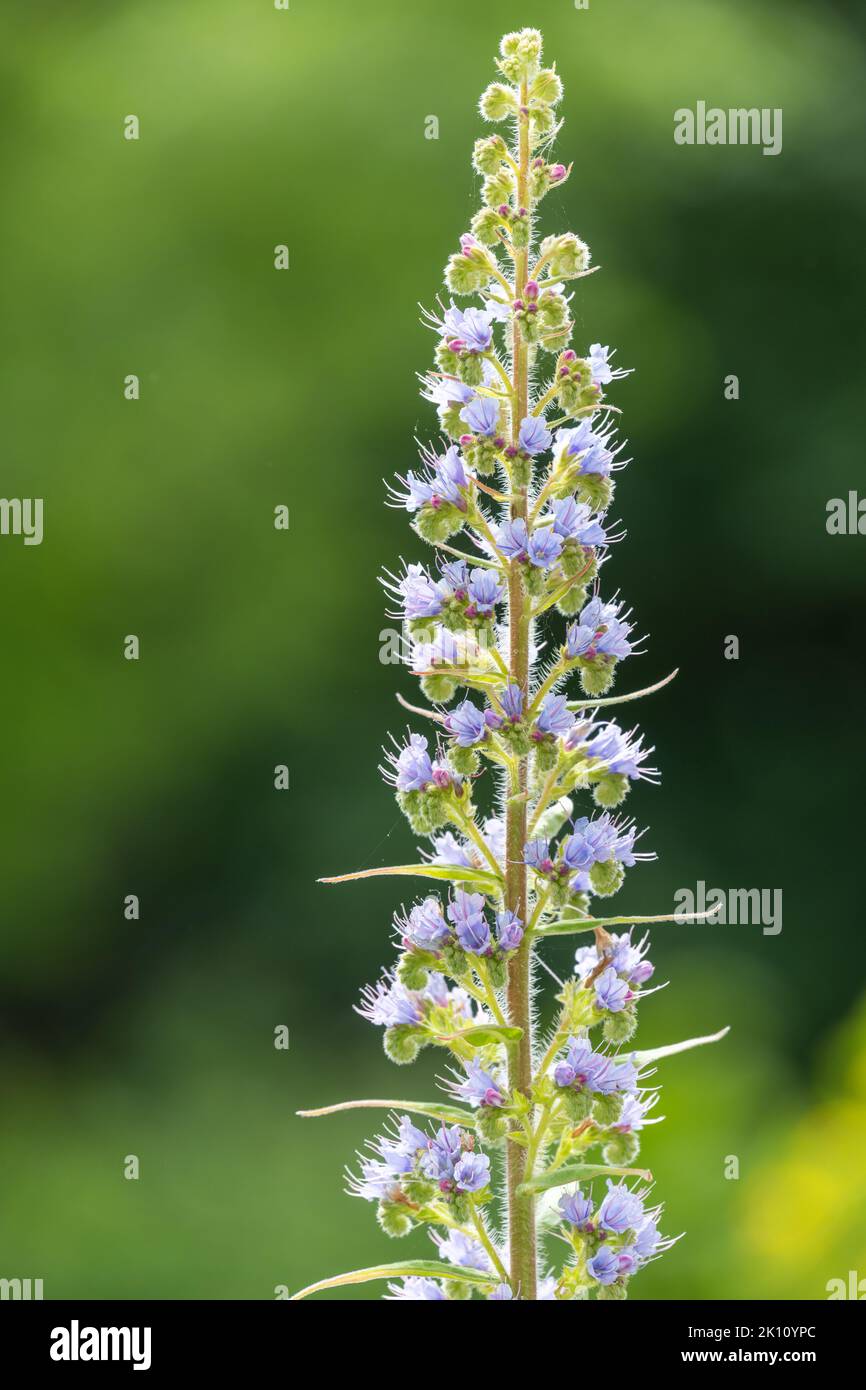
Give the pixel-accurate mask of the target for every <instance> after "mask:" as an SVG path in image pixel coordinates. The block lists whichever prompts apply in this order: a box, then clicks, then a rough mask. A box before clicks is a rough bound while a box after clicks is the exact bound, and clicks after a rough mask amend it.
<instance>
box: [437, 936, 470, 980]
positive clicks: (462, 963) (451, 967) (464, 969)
mask: <svg viewBox="0 0 866 1390" xmlns="http://www.w3.org/2000/svg"><path fill="white" fill-rule="evenodd" d="M442 964H443V965H444V967H445V973H446V974H447V975H450V976H451V978H452V979H453V980H459V979H462V977H463V976H464V975H467V974H468V973H469V961H468V960H467V959H466V952H465V951H464V950H463V948H462V947H461V946H457V945H455V944H454V943H453V942H451V941H446V942H445V945H444V946H443V947H442Z"/></svg>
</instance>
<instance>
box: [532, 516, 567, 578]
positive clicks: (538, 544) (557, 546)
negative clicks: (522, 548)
mask: <svg viewBox="0 0 866 1390" xmlns="http://www.w3.org/2000/svg"><path fill="white" fill-rule="evenodd" d="M561 554H562V536H558V535H557V534H556V532H555V531H554V530H553V527H552V526H539V527H537V528H536V530H534V531H533V533H532V535H531V536H530V537H529V545H528V547H527V551H526V555H527V559H528V560H529V563H530V564H531V565H534V566H535V568H536V569H540V570H546V569H550V566H551V565H555V564H556V562H557V560H558V559H559V557H560V555H561Z"/></svg>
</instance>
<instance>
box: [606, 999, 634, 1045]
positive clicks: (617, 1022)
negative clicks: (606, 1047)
mask: <svg viewBox="0 0 866 1390" xmlns="http://www.w3.org/2000/svg"><path fill="white" fill-rule="evenodd" d="M636 1031H637V1010H636V1009H635V1007H634V1005H632V1006H631V1008H626V1009H621V1010H620V1011H619V1013H615V1014H608V1015H607V1017H606V1019H605V1020H604V1028H603V1029H602V1032H603V1033H604V1036H605V1037H606V1038H607V1040H608V1042H610V1043H624V1042H628V1040H629V1038H633V1037H634V1035H635V1032H636Z"/></svg>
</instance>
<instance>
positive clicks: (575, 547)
mask: <svg viewBox="0 0 866 1390" xmlns="http://www.w3.org/2000/svg"><path fill="white" fill-rule="evenodd" d="M591 559H592V556H591V555H590V552H589V550H584V548H583V546H582V545H581V544H580V543H579V541H575V540H567V541H566V542H565V545H564V546H563V547H562V553H561V555H560V557H559V568H560V569H561V570H562V573H563V574H564V575H565V577H566V579H572V578H573V577H574V575H576V574H580V573H581V571H582V570H584V569H585V570H586V579H587V583H588V582H589V580H590V579H591V578H592V577H593V575H592V572H591V569H588V568H587V566H588V565H589V563H590V560H591Z"/></svg>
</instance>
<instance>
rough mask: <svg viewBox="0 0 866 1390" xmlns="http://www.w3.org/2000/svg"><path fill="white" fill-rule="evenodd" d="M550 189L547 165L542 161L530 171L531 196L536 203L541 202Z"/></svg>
mask: <svg viewBox="0 0 866 1390" xmlns="http://www.w3.org/2000/svg"><path fill="white" fill-rule="evenodd" d="M549 187H550V177H549V175H548V172H547V165H546V164H545V163H544V161H543V160H541V161H540V162H539V163H538V164H535V165H533V167H532V168H531V169H530V171H529V194H530V197H531V198H532V201H533V202H534V203H537V202H540V200H541V199H542V198H543V197H544V195H545V193H546V192H547V190H548V188H549Z"/></svg>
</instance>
